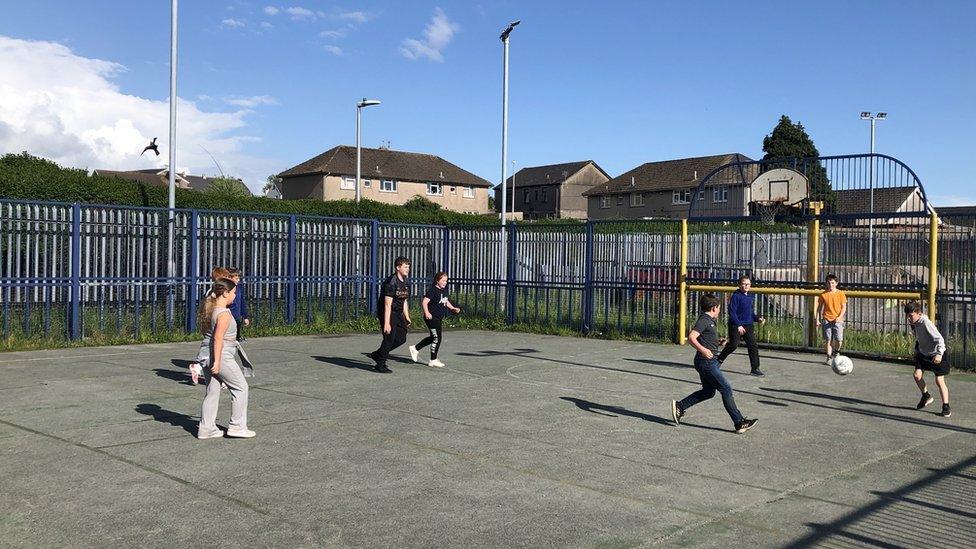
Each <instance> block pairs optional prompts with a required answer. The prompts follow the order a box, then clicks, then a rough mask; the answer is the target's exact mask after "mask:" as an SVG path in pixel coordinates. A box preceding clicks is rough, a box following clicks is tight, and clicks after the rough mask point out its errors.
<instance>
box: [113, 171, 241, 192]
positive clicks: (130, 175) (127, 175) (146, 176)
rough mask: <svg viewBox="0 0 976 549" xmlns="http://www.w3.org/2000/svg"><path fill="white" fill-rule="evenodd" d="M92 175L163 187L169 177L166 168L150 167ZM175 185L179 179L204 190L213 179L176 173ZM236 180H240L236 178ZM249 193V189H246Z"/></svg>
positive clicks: (196, 188) (188, 186) (192, 188)
mask: <svg viewBox="0 0 976 549" xmlns="http://www.w3.org/2000/svg"><path fill="white" fill-rule="evenodd" d="M94 175H101V176H104V177H118V178H119V179H125V180H127V181H135V182H137V183H143V184H146V185H159V186H163V187H165V186H166V185H168V184H169V183H168V182H167V178H168V177H169V172H168V170H167V169H166V168H150V169H147V170H125V171H116V170H95V171H94ZM176 177H177V185H179V184H180V182H181V181H180V180H182V181H185V182H186V185H185V188H188V189H191V190H194V191H205V190H207V189H209V188H210V183H211V182H212V181H213V180H214V178H213V177H206V176H200V175H186V174H183V173H177V174H176ZM238 181H240V180H239V179H238ZM240 183H241V186H243V187H244V188H247V186H246V185H244V182H243V181H241V182H240ZM247 192H248V193H250V192H251V191H250V189H248V191H247Z"/></svg>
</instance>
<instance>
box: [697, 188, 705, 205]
mask: <svg viewBox="0 0 976 549" xmlns="http://www.w3.org/2000/svg"><path fill="white" fill-rule="evenodd" d="M698 201H699V202H704V201H705V189H702V190H700V191H698Z"/></svg>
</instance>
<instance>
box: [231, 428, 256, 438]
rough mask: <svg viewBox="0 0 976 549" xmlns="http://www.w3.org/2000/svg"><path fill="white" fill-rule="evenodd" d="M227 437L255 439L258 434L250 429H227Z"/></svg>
mask: <svg viewBox="0 0 976 549" xmlns="http://www.w3.org/2000/svg"><path fill="white" fill-rule="evenodd" d="M227 436H229V437H231V438H254V437H255V436H257V433H255V432H254V431H252V430H250V429H227Z"/></svg>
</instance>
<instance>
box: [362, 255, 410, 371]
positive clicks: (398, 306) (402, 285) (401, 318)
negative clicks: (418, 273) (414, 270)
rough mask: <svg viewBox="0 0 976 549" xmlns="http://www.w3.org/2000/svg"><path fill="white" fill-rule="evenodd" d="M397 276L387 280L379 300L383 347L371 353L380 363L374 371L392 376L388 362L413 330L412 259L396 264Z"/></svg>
mask: <svg viewBox="0 0 976 549" xmlns="http://www.w3.org/2000/svg"><path fill="white" fill-rule="evenodd" d="M393 266H394V269H395V270H394V271H393V274H391V275H390V276H388V277H386V280H384V281H383V284H382V285H380V295H379V301H378V303H377V307H376V312H377V316H378V319H379V321H380V329H381V330H382V333H383V343H382V344H380V348H379V349H376V350H375V351H373V352H372V353H370V354H369V356H370V358H372V359H373V361H374V362H376V365H375V366H374V367H373V369H374V370H376V371H377V372H380V373H382V374H388V373H390V372H391V371H392V370H390V369H389V368H388V367H387V366H386V360H387V359H388V358H390V351H392V350H393V349H396V348H397V347H399V346H400V345H403V344H404V343H405V342H406V341H407V329H408V328H409V327H410V306H409V304H408V303H407V300H408V299H409V298H410V286H409V284H408V282H407V277H408V276H410V260H409V259H407V258H405V257H398V258H396V261H394V262H393Z"/></svg>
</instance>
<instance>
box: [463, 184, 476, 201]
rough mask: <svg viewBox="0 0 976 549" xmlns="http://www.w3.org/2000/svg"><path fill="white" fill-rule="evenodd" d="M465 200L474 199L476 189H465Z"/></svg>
mask: <svg viewBox="0 0 976 549" xmlns="http://www.w3.org/2000/svg"><path fill="white" fill-rule="evenodd" d="M464 198H474V187H468V186H466V187H464Z"/></svg>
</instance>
